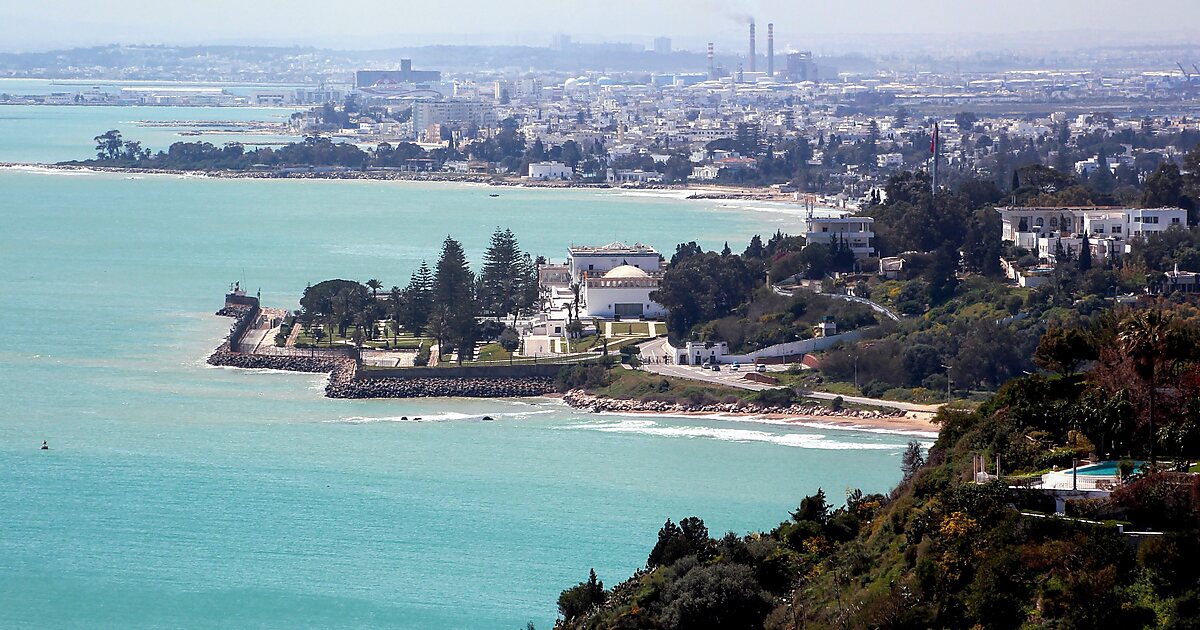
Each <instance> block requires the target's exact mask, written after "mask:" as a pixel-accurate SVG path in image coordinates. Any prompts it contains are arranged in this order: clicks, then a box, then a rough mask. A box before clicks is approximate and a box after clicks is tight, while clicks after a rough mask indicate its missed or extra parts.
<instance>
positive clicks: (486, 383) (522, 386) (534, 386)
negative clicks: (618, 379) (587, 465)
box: [325, 377, 557, 398]
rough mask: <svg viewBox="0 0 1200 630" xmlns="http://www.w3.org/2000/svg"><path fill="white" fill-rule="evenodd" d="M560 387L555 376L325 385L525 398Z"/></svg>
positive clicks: (365, 392)
mask: <svg viewBox="0 0 1200 630" xmlns="http://www.w3.org/2000/svg"><path fill="white" fill-rule="evenodd" d="M554 391H557V386H556V384H555V382H554V379H552V378H541V377H534V378H446V377H427V378H359V379H351V380H348V381H344V382H336V383H335V382H334V380H333V379H332V378H331V379H330V382H329V385H327V386H326V387H325V395H327V396H329V397H330V398H435V397H436V398H443V397H447V398H448V397H455V398H521V397H528V396H543V395H545V394H549V393H552V392H554Z"/></svg>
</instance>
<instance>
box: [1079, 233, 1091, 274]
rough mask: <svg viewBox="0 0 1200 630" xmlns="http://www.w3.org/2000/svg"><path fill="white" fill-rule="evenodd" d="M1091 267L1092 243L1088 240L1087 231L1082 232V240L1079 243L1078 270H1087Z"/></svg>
mask: <svg viewBox="0 0 1200 630" xmlns="http://www.w3.org/2000/svg"><path fill="white" fill-rule="evenodd" d="M1091 268H1092V245H1091V243H1090V242H1089V241H1088V235H1087V232H1084V233H1083V241H1082V242H1081V243H1080V244H1079V270H1080V271H1087V270H1088V269H1091Z"/></svg>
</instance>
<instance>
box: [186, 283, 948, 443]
mask: <svg viewBox="0 0 1200 630" xmlns="http://www.w3.org/2000/svg"><path fill="white" fill-rule="evenodd" d="M258 312H259V309H258V308H257V307H255V306H249V305H227V306H226V307H224V308H222V309H221V310H220V311H217V313H216V315H218V316H222V317H230V318H232V319H233V320H234V322H233V324H232V325H231V327H230V334H229V336H227V337H226V338H225V340H224V341H223V342H222V343H221V344H220V345H219V346H218V347H217V348H216V349H215V350H214V351H213V352H212V353H211V354H210V355H209V356H208V358H207V360H206V361H205V363H207V364H208V365H210V366H218V367H231V368H240V369H251V370H268V371H272V372H300V373H310V374H311V373H324V374H326V375H327V376H326V380H325V383H324V385H323V386H321V387H320V389H321V391H322V395H323V396H324V397H326V398H342V399H405V398H495V399H502V400H508V399H514V398H530V397H545V398H547V399H548V400H554V401H557V402H559V403H561V404H563V405H565V406H567V407H570V408H572V409H577V410H580V411H584V412H588V413H593V414H597V415H603V414H614V415H624V416H659V417H677V418H681V417H682V418H688V417H690V418H704V419H709V420H719V421H729V422H753V423H758V424H773V425H778V426H789V425H794V426H804V427H809V428H827V429H843V430H852V431H865V432H878V433H891V434H900V435H913V436H917V437H926V438H936V437H937V434H938V426H937V425H935V424H933V423H932V422H930V421H929V420H928V419H927V418H923V417H921V416H920V415H918V414H915V413H906V412H899V411H895V412H893V411H882V410H862V409H843V410H840V411H833V410H831V409H827V408H826V407H824V406H823V405H819V404H813V403H811V402H810V403H797V404H793V405H790V406H787V407H775V406H773V407H768V406H763V405H758V404H754V403H746V402H735V403H710V404H707V405H697V404H688V403H682V402H664V401H639V400H622V399H615V398H607V397H603V396H597V395H595V394H591V393H589V392H587V391H585V390H581V389H574V390H571V391H569V392H566V393H562V392H559V391H558V390H557V383H556V382H555V381H556V379H554V378H550V377H548V376H544V375H539V376H528V375H526V376H507V377H502V378H497V377H490V378H489V377H486V376H476V375H471V376H462V375H458V376H452V375H446V376H429V375H425V376H420V375H414V376H413V377H411V378H401V377H395V376H388V377H382V378H370V377H367V378H362V377H360V372H359V369H358V368H359V365H358V361H357V360H356V359H355V358H353V357H351V356H348V355H337V356H334V355H328V354H323V355H322V356H312V355H309V356H304V355H298V356H288V355H272V354H255V353H244V352H238V351H234V350H233V349H232V348H231V343H230V339H231V338H232V337H234V336H235V335H237V333H238V331H239V330H240V329H241V328H243V327H244V325H245V323H246V321H248V320H249V319H250V318H253V317H254V316H255V315H256V314H257V313H258Z"/></svg>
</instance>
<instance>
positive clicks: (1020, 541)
mask: <svg viewBox="0 0 1200 630" xmlns="http://www.w3.org/2000/svg"><path fill="white" fill-rule="evenodd" d="M1195 313H1196V311H1195V310H1194V309H1193V308H1190V307H1171V306H1165V305H1159V306H1158V307H1156V308H1152V309H1145V310H1137V311H1128V312H1122V313H1120V314H1119V316H1113V317H1110V318H1106V319H1105V320H1104V321H1102V322H1098V323H1096V324H1095V325H1094V326H1092V327H1091V328H1090V329H1088V330H1083V329H1064V330H1059V331H1055V332H1053V333H1051V334H1048V335H1046V336H1045V337H1043V339H1042V340H1041V344H1040V347H1039V352H1038V355H1039V358H1040V360H1042V361H1044V362H1045V363H1046V364H1047V365H1053V366H1054V367H1055V368H1056V369H1058V370H1059V371H1060V372H1061V374H1054V375H1051V376H1043V375H1033V376H1025V377H1022V378H1018V379H1015V380H1013V381H1011V382H1009V383H1008V384H1007V385H1006V386H1005V387H1004V388H1002V389H1001V390H1000V392H999V393H997V394H996V395H995V396H994V397H992V398H991V399H990V400H989V401H988V402H987V403H985V404H984V405H982V406H981V407H979V408H978V409H975V410H967V409H943V410H942V411H941V412H939V414H938V416H937V421H938V422H939V424H940V425H941V432H940V435H939V437H938V440H937V442H936V443H935V444H934V446H933V447H932V448H931V449H930V450H929V452H928V454H927V455H924V454H922V453H921V449H920V446H919V445H918V444H916V443H914V444H913V445H910V448H909V451H908V452H907V453H906V455H905V457H904V458H903V480H902V481H901V483H900V485H899V486H897V487H896V488H895V489H894V490H893V491H892V492H891V493H890V494H889V495H887V496H883V495H873V496H863V495H862V494H861V493H857V492H855V493H851V494H849V495H848V496H847V497H845V499H844V502H843V501H841V498H840V497H839V498H837V499H832V500H831V498H830V497H828V496H826V495H825V493H824V492H822V491H821V490H819V489H814V490H816V491H815V493H814V494H813V495H811V496H808V497H806V498H804V499H803V500H802V501H800V503H799V506H798V508H797V509H796V510H795V511H793V512H792V513H791V515H790V517H789V518H787V519H786V520H784V521H783V522H782V523H780V524H779V525H778V526H777V527H775V528H774V529H772V530H770V531H768V532H763V533H755V534H750V535H739V534H736V533H729V534H725V535H724V536H719V537H713V536H711V535H710V533H709V532H708V531H707V530H706V529H705V527H704V524H703V522H702V521H700V520H699V519H696V518H685V519H683V520H681V521H679V523H678V524H676V523H675V522H672V521H668V522H667V523H666V524H665V525H664V526H663V528H662V530H661V531H660V532H659V540H658V543H657V544H656V545H655V546H654V548H653V549H652V550H650V552H649V555H648V558H647V562H646V566H645V568H644V569H643V570H641V571H639V572H637V573H636V574H635V575H634V576H632V577H630V578H628V579H627V580H625V581H624V582H622V583H620V584H618V585H617V586H616V587H614V588H612V589H611V590H606V589H604V588H603V585H602V583H600V582H598V580H596V579H591V580H589V581H588V582H584V583H581V584H580V585H579V586H576V587H574V588H571V589H568V590H567V591H565V592H564V593H563V597H562V598H561V599H560V601H559V605H560V611H561V614H562V618H561V621H560V624H559V625H560V627H562V628H656V629H657V628H663V629H674V628H771V629H789V630H790V629H798V628H1172V629H1182V628H1196V627H1200V573H1198V572H1196V571H1195V567H1196V566H1198V564H1197V563H1198V562H1200V477H1198V475H1197V474H1195V473H1188V472H1186V471H1189V470H1193V471H1194V470H1196V468H1195V467H1193V466H1192V462H1194V461H1196V459H1197V458H1200V439H1198V438H1200V405H1198V404H1197V403H1196V401H1197V400H1198V399H1200V398H1198V397H1197V395H1198V394H1200V388H1198V385H1200V346H1198V344H1197V336H1196V335H1197V330H1200V326H1198V324H1197V321H1198V320H1197V318H1196V316H1195ZM1095 357H1098V358H1099V361H1098V362H1097V363H1096V364H1095V366H1094V368H1093V369H1091V370H1090V371H1087V372H1085V373H1078V372H1075V371H1074V368H1075V367H1077V366H1078V365H1081V364H1083V363H1085V362H1089V361H1091V360H1092V358H1095ZM977 457H981V458H982V459H983V461H984V462H986V463H987V464H986V468H987V470H986V472H988V473H991V475H990V476H989V480H988V481H986V482H980V483H977V482H976V480H975V479H974V478H973V477H972V473H973V471H974V469H975V465H976V461H977V460H976V458H977ZM1084 457H1091V458H1099V459H1123V460H1125V461H1127V462H1128V463H1122V465H1121V466H1120V468H1121V471H1122V476H1123V477H1124V483H1123V484H1122V485H1121V486H1120V487H1119V488H1118V489H1117V490H1116V491H1115V492H1113V493H1112V495H1111V496H1110V497H1107V498H1098V499H1086V500H1073V501H1068V503H1067V513H1066V515H1065V516H1054V515H1053V511H1054V500H1053V498H1051V497H1049V496H1047V495H1046V494H1044V493H1041V492H1040V491H1038V490H1036V489H1025V488H1026V487H1027V486H1028V485H1029V484H1028V481H1029V480H1031V479H1034V478H1036V476H1037V475H1038V474H1040V473H1042V472H1045V471H1046V470H1049V469H1051V468H1052V467H1055V466H1057V467H1063V466H1070V465H1071V462H1072V461H1073V460H1075V459H1079V458H1084ZM997 458H999V461H1000V462H1002V466H1003V467H1004V470H1003V474H1004V475H1005V476H1004V477H1003V479H1002V480H999V481H998V480H995V478H994V475H995V473H996V472H997V471H996V470H995V468H994V464H993V462H995V461H996V459H997ZM1149 461H1154V462H1155V463H1154V464H1143V465H1138V464H1135V463H1134V462H1149ZM836 503H843V504H842V505H841V506H840V507H836V508H835V506H834V505H833V504H836ZM1119 526H1122V527H1123V529H1122V527H1119ZM1136 531H1150V532H1154V533H1152V534H1142V535H1137V536H1132V535H1130V534H1129V532H1136Z"/></svg>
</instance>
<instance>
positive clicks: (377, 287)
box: [367, 278, 383, 297]
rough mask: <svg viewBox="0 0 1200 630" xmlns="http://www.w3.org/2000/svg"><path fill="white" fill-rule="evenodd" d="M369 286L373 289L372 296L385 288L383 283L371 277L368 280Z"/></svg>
mask: <svg viewBox="0 0 1200 630" xmlns="http://www.w3.org/2000/svg"><path fill="white" fill-rule="evenodd" d="M367 287H369V288H370V289H371V297H375V294H376V293H377V292H378V291H379V290H380V289H382V288H383V283H382V282H380V281H378V280H376V279H375V278H371V279H370V280H367Z"/></svg>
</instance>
